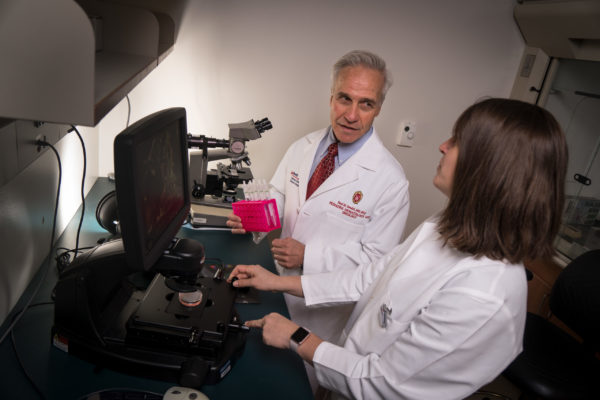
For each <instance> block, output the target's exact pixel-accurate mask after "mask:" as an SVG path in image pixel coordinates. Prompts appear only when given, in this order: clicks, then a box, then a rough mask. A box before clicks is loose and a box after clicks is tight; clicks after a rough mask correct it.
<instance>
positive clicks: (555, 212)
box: [438, 99, 567, 263]
mask: <svg viewBox="0 0 600 400" xmlns="http://www.w3.org/2000/svg"><path fill="white" fill-rule="evenodd" d="M453 140H454V141H455V144H456V145H457V146H458V160H457V163H456V170H455V172H454V180H453V184H452V193H451V194H450V199H449V202H448V206H447V207H446V209H445V210H444V211H443V213H442V215H441V218H440V221H439V225H438V231H439V232H440V234H441V235H442V238H443V239H444V241H445V243H446V244H449V245H450V246H452V247H454V248H456V249H458V250H460V251H464V252H467V253H471V254H473V255H475V256H476V257H480V256H487V257H489V258H491V259H495V260H502V259H505V260H508V261H509V262H512V263H517V262H522V261H523V260H524V259H526V258H530V259H533V258H538V257H547V256H550V255H552V254H553V253H554V249H553V246H552V243H553V240H554V237H555V236H556V233H557V232H558V229H559V226H560V220H561V215H562V210H563V203H564V185H565V173H566V169H567V145H566V141H565V137H564V134H563V132H562V130H561V128H560V126H559V124H558V122H556V120H555V119H554V117H553V116H552V115H551V114H550V113H549V112H548V111H546V110H544V109H543V108H540V107H538V106H535V105H532V104H529V103H524V102H521V101H518V100H509V99H487V100H484V101H481V102H479V103H476V104H474V105H472V106H471V107H469V108H468V109H467V110H465V112H463V113H462V115H461V116H460V117H459V118H458V120H457V121H456V123H455V125H454V131H453Z"/></svg>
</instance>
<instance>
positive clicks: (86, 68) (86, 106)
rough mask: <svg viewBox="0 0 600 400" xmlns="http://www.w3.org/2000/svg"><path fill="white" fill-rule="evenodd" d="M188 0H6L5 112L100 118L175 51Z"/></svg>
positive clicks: (73, 120) (0, 30) (38, 117)
mask: <svg viewBox="0 0 600 400" xmlns="http://www.w3.org/2000/svg"><path fill="white" fill-rule="evenodd" d="M182 1H183V0H180V1H168V2H165V1H163V2H157V1H154V2H153V1H146V0H137V1H136V0H112V1H102V0H78V1H74V0H43V1H40V0H2V1H1V2H0V55H1V56H0V57H1V58H0V59H1V61H0V117H4V118H11V119H24V120H34V121H45V122H55V123H63V124H77V125H85V126H94V125H96V124H97V123H98V122H99V121H100V120H101V119H102V118H103V117H104V116H105V115H106V114H107V113H108V112H109V111H110V110H111V109H112V108H113V107H114V106H115V105H116V104H117V103H118V102H119V101H121V100H122V99H123V98H124V97H125V96H126V95H127V93H128V92H129V91H131V89H133V88H134V87H135V86H136V85H137V84H138V83H139V82H140V81H141V80H142V79H143V78H144V77H145V76H146V75H148V73H150V71H152V70H153V69H154V68H155V67H156V66H157V65H158V63H159V62H160V61H162V59H163V58H164V57H165V56H166V55H167V54H168V53H169V52H170V50H171V49H172V47H173V45H174V42H175V23H174V20H173V18H172V16H171V15H170V14H169V9H165V8H166V7H169V8H170V9H173V10H174V9H176V8H177V7H179V8H181V4H183V3H182ZM161 7H162V9H161ZM176 11H181V10H176ZM92 21H94V25H97V26H99V29H97V30H96V31H94V28H93V22H92ZM97 22H99V24H96V23H97ZM96 37H97V39H96ZM97 46H98V47H99V48H98V50H97V49H96V47H97Z"/></svg>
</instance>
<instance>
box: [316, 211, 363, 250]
mask: <svg viewBox="0 0 600 400" xmlns="http://www.w3.org/2000/svg"><path fill="white" fill-rule="evenodd" d="M326 218H327V220H326V224H325V226H326V230H327V234H326V235H327V236H326V237H328V238H329V240H333V241H335V242H337V243H344V242H345V241H347V240H350V239H352V240H353V241H356V240H357V239H359V238H360V235H361V234H362V230H363V225H362V224H358V223H354V222H351V221H348V219H349V218H345V217H342V216H339V215H335V214H333V213H327V214H326Z"/></svg>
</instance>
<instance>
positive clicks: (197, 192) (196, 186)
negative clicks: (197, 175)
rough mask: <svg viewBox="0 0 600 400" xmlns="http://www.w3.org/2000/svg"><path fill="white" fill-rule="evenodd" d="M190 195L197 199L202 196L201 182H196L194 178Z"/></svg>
mask: <svg viewBox="0 0 600 400" xmlns="http://www.w3.org/2000/svg"><path fill="white" fill-rule="evenodd" d="M192 196H194V197H195V198H197V199H199V198H201V197H204V187H203V186H202V185H201V184H199V183H196V181H195V180H194V187H193V188H192Z"/></svg>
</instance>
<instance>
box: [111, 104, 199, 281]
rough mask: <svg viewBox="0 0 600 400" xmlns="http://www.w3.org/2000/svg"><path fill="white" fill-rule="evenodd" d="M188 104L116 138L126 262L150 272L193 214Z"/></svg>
mask: <svg viewBox="0 0 600 400" xmlns="http://www.w3.org/2000/svg"><path fill="white" fill-rule="evenodd" d="M187 149H188V147H187V124H186V113H185V109H184V108H169V109H166V110H162V111H158V112H155V113H154V114H151V115H148V116H147V117H145V118H143V119H141V120H139V121H137V122H136V123H135V124H133V125H131V126H130V127H128V128H127V129H125V130H124V131H123V132H121V133H120V134H118V135H117V136H116V138H115V141H114V163H115V185H116V193H117V207H118V215H119V223H120V228H121V235H122V238H123V245H124V248H125V253H126V259H127V264H128V265H129V267H130V268H131V269H133V270H141V271H147V270H149V269H151V268H152V266H153V265H154V264H155V263H156V262H157V260H158V259H159V258H160V256H161V255H162V254H163V252H164V251H165V250H166V249H167V248H168V247H169V246H170V245H171V241H172V239H173V238H174V237H175V235H176V234H177V232H178V231H179V229H180V228H181V226H182V224H183V222H184V221H185V219H186V218H187V217H188V215H189V209H190V191H189V190H188V152H187Z"/></svg>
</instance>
